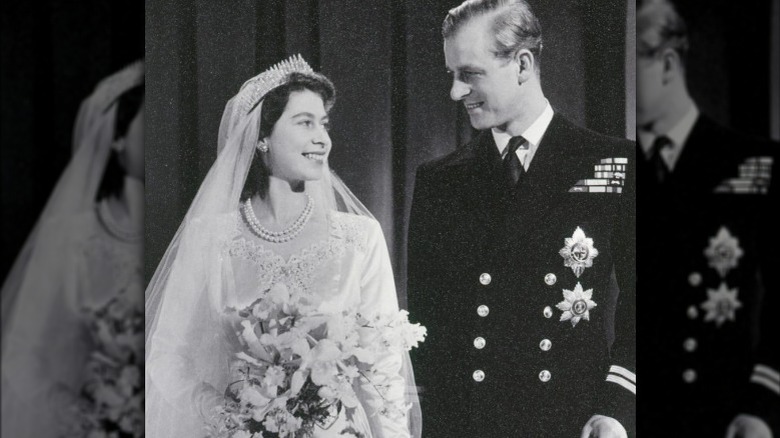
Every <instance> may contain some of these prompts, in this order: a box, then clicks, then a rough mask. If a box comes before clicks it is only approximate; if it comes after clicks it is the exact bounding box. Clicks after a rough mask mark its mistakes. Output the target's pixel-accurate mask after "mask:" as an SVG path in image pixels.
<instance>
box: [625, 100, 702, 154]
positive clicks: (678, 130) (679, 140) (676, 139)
mask: <svg viewBox="0 0 780 438" xmlns="http://www.w3.org/2000/svg"><path fill="white" fill-rule="evenodd" d="M698 118H699V108H697V107H696V104H693V105H691V107H690V108H689V109H688V112H686V113H685V115H684V116H683V117H682V118H681V119H680V121H679V122H677V124H676V125H674V127H672V129H670V130H669V132H667V133H666V134H664V135H666V137H668V138H669V140H671V141H672V144H671V145H670V147H671V148H672V149H674V150H681V149H682V147H683V146H684V145H685V141H686V140H688V136H690V135H691V131H693V125H695V124H696V120H697V119H698ZM638 135H639V144H640V146H642V150H643V151H644V152H645V155H650V149H652V148H653V142H655V139H656V138H658V137H659V136H660V135H661V134H656V133H654V132H650V131H639V132H638Z"/></svg>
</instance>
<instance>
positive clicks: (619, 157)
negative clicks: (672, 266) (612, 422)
mask: <svg viewBox="0 0 780 438" xmlns="http://www.w3.org/2000/svg"><path fill="white" fill-rule="evenodd" d="M634 153H635V147H634V145H633V143H631V142H628V141H625V140H620V139H615V138H610V137H605V136H603V135H600V134H597V133H594V132H591V131H588V130H585V129H583V128H580V127H577V126H575V125H573V124H572V123H571V122H569V121H568V120H566V119H565V118H564V117H562V116H561V115H559V114H555V115H554V117H553V119H552V121H551V123H550V125H549V127H548V129H547V131H546V133H545V134H544V137H543V138H542V140H541V143H540V145H539V147H538V150H537V151H536V154H535V156H534V158H533V161H532V162H531V165H530V168H529V171H528V173H527V174H526V175H525V177H524V179H522V180H521V182H520V184H519V186H518V187H517V190H516V191H513V190H512V189H511V187H509V182H508V179H507V178H506V176H505V174H504V173H503V172H502V166H501V158H500V156H499V153H498V150H497V147H496V145H495V142H494V140H493V138H492V135H491V133H490V131H484V132H481V133H479V135H477V136H476V138H475V139H474V140H473V141H471V142H470V143H468V144H466V145H465V146H464V147H462V148H460V149H458V150H457V151H455V152H453V153H451V154H450V155H448V156H445V157H443V158H441V159H439V160H436V161H433V162H430V163H426V164H424V165H422V166H421V167H420V168H419V169H418V172H417V179H416V183H415V185H416V186H415V193H414V199H413V204H412V212H411V218H410V229H409V246H408V263H409V265H408V272H409V277H408V297H409V310H410V313H411V314H412V315H414V318H415V319H417V320H419V321H421V322H422V323H423V324H425V325H426V326H427V327H428V337H427V340H426V341H425V343H424V344H423V345H422V346H421V348H419V349H417V351H416V352H415V353H414V354H415V355H414V356H413V362H414V371H415V375H416V378H417V383H418V385H420V386H421V387H422V394H421V405H422V411H423V436H424V437H426V438H435V437H448V438H449V437H578V436H579V433H580V430H581V428H582V426H583V425H584V424H585V422H586V421H587V420H588V419H589V418H590V417H591V416H592V415H594V414H602V415H608V416H612V417H614V418H616V419H618V420H619V421H621V423H622V424H624V425H625V426H626V427H627V428H628V429H629V430H630V429H632V427H633V418H634V393H635V379H636V377H635V374H634V373H635V370H634V304H635V297H634V282H635V276H634V255H635V252H634V251H635V250H634V245H635V241H634V227H635V215H634V171H635V168H634ZM597 166H600V167H597ZM610 166H612V167H610ZM596 172H614V174H605V173H599V174H596ZM597 177H598V178H597ZM600 177H605V178H600ZM607 177H608V178H607ZM588 184H590V185H588ZM578 230H579V232H578ZM588 239H592V240H590V241H589V240H588ZM596 252H597V254H598V255H597V256H595V258H594V257H593V255H595V254H596ZM561 253H563V255H562V254H561ZM572 262H574V263H572ZM588 262H590V263H588ZM567 264H569V265H570V266H567ZM575 268H576V269H578V270H579V271H580V272H579V274H580V275H579V276H577V275H575ZM617 286H619V288H618V287H617ZM618 289H619V294H618ZM565 291H566V292H565ZM594 304H595V307H594ZM566 309H568V316H569V317H570V318H565V320H561V317H562V315H564V314H565V311H566ZM586 311H587V312H586ZM615 315H617V317H616V316H615ZM573 321H577V322H576V324H574V323H573ZM613 334H616V336H614V338H615V342H614V345H613V346H612V351H611V352H610V342H611V340H612V338H613Z"/></svg>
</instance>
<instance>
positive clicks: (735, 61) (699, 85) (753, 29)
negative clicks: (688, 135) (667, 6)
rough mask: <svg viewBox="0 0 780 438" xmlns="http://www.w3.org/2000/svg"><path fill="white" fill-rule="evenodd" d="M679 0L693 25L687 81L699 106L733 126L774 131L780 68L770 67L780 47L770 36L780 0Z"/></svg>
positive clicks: (766, 134) (752, 131) (759, 133)
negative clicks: (773, 103) (772, 42)
mask: <svg viewBox="0 0 780 438" xmlns="http://www.w3.org/2000/svg"><path fill="white" fill-rule="evenodd" d="M676 3H677V4H678V8H679V11H680V13H681V14H682V15H683V17H684V18H685V20H686V23H687V24H688V28H689V29H688V30H689V33H690V51H689V59H688V71H687V75H688V76H687V77H688V87H689V89H690V92H691V95H692V96H693V98H694V100H695V101H696V103H697V104H698V105H699V108H700V109H701V110H702V111H703V112H705V113H707V114H709V115H710V116H712V117H713V118H715V119H716V120H718V121H719V122H721V123H723V124H725V125H728V126H731V127H732V128H734V129H737V130H739V131H742V132H745V133H748V134H751V135H755V136H760V137H764V138H767V137H770V134H771V126H772V124H774V125H775V126H777V124H778V120H777V117H780V115H778V113H777V112H776V111H775V112H774V113H773V112H772V107H771V105H772V97H771V96H772V93H773V92H772V87H771V84H772V81H773V80H774V81H777V74H778V72H777V71H776V70H775V71H774V72H772V70H771V67H770V66H771V62H772V58H774V59H775V62H777V61H776V60H777V56H778V48H779V47H778V46H776V45H775V46H774V47H772V44H771V37H770V36H771V35H772V31H771V29H772V21H773V19H774V20H775V23H777V22H778V21H777V18H773V13H772V11H773V8H772V3H775V4H776V5H777V3H778V2H777V0H740V1H733V0H684V1H677V2H676ZM778 13H780V11H778V9H777V6H775V9H774V15H775V16H776V15H777V14H778ZM775 26H777V24H775ZM775 32H777V30H775ZM774 93H775V94H776V93H778V90H777V89H775V90H774ZM775 99H777V97H775Z"/></svg>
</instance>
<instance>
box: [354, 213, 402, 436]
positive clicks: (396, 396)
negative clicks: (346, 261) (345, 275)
mask: <svg viewBox="0 0 780 438" xmlns="http://www.w3.org/2000/svg"><path fill="white" fill-rule="evenodd" d="M365 223H366V227H365V230H366V246H365V250H366V254H365V258H364V267H363V272H362V276H361V303H360V312H361V313H362V314H364V315H370V314H376V313H392V312H397V311H398V297H397V295H396V290H395V281H394V279H393V271H392V267H391V265H390V256H389V254H388V252H387V245H386V244H385V239H384V236H383V235H382V229H381V227H380V226H379V223H378V222H376V221H375V220H373V219H370V220H366V222H365ZM403 363H404V360H403V355H401V354H393V353H391V352H389V351H388V352H387V354H385V355H382V356H381V357H379V358H377V362H376V368H377V370H378V375H376V376H374V380H381V381H372V382H364V383H363V384H362V385H361V392H362V394H361V395H362V398H364V402H365V403H364V404H365V406H366V412H367V414H368V417H369V423H370V424H371V429H372V432H373V434H374V436H376V437H383V438H387V437H393V438H396V437H398V438H407V437H409V436H410V434H409V427H408V425H407V418H406V415H405V413H404V414H403V415H400V416H399V415H394V414H393V413H388V412H379V411H378V410H377V409H376V408H375V406H377V405H378V404H379V403H378V402H379V401H380V400H381V398H382V397H383V398H385V399H386V400H388V401H391V402H398V403H399V404H403V403H404V401H405V388H406V381H405V379H404V378H403V377H402V374H401V368H402V364H403ZM378 385H381V386H382V394H380V393H379V391H378V390H377V388H376V386H378Z"/></svg>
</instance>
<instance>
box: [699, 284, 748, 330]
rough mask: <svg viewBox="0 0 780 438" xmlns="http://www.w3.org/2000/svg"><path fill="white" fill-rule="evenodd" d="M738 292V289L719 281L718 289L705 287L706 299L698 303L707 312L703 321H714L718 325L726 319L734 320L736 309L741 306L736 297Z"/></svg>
mask: <svg viewBox="0 0 780 438" xmlns="http://www.w3.org/2000/svg"><path fill="white" fill-rule="evenodd" d="M738 292H739V291H738V289H729V288H728V286H726V283H721V284H720V287H719V288H718V289H707V301H704V302H703V303H701V305H700V306H701V308H702V309H703V310H704V311H706V312H707V314H706V315H704V321H705V322H706V321H715V324H716V325H717V326H718V327H720V326H721V325H723V323H724V322H726V321H727V320H728V321H734V320H736V312H737V309H739V308H740V307H742V303H741V302H740V301H739V300H738V299H737V294H738Z"/></svg>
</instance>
